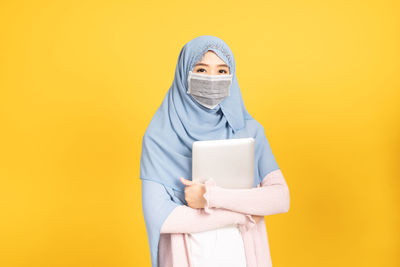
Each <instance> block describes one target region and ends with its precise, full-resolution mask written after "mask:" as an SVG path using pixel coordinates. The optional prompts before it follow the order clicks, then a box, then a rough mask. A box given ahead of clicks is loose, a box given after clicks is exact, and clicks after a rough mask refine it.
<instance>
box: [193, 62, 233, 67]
mask: <svg viewBox="0 0 400 267" xmlns="http://www.w3.org/2000/svg"><path fill="white" fill-rule="evenodd" d="M196 66H209V65H208V64H205V63H197V64H196ZM217 66H218V67H227V68H229V66H228V65H226V64H219V65H217Z"/></svg>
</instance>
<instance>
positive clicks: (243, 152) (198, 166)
mask: <svg viewBox="0 0 400 267" xmlns="http://www.w3.org/2000/svg"><path fill="white" fill-rule="evenodd" d="M192 178H193V179H192V180H193V181H197V182H201V183H203V182H205V181H206V180H207V179H208V178H213V180H214V181H215V182H216V184H217V186H220V187H223V188H232V189H240V188H252V187H253V186H254V138H237V139H223V140H207V141H196V142H193V147H192Z"/></svg>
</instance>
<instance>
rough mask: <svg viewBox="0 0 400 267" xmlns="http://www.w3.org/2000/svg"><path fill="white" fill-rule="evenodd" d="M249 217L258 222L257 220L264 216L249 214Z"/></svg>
mask: <svg viewBox="0 0 400 267" xmlns="http://www.w3.org/2000/svg"><path fill="white" fill-rule="evenodd" d="M251 217H252V218H253V220H255V221H256V223H258V222H259V221H261V219H262V218H264V216H258V215H251Z"/></svg>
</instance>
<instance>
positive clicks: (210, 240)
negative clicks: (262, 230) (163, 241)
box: [188, 225, 246, 267]
mask: <svg viewBox="0 0 400 267" xmlns="http://www.w3.org/2000/svg"><path fill="white" fill-rule="evenodd" d="M188 237H189V248H190V261H191V266H193V267H246V255H245V252H244V245H243V239H242V236H241V234H240V231H239V229H238V228H237V226H236V225H232V226H226V227H223V228H218V229H215V230H210V231H204V232H199V233H191V234H189V235H188Z"/></svg>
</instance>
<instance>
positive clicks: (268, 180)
mask: <svg viewBox="0 0 400 267" xmlns="http://www.w3.org/2000/svg"><path fill="white" fill-rule="evenodd" d="M205 184H206V193H205V194H204V197H205V198H206V200H207V206H206V207H205V209H206V210H210V208H223V209H228V210H231V211H236V212H240V213H245V214H252V215H261V216H266V215H272V214H277V213H285V212H288V211H289V206H290V196H289V188H288V186H287V183H286V181H285V179H284V177H283V175H282V172H281V170H280V169H277V170H274V171H271V172H269V173H268V174H267V175H266V176H265V177H264V178H263V180H262V182H261V183H260V184H259V185H258V186H257V188H251V189H226V188H221V187H219V186H216V185H215V183H214V182H213V181H212V180H208V181H206V183H205ZM212 210H213V212H215V210H214V209H212ZM211 214H212V213H211Z"/></svg>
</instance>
